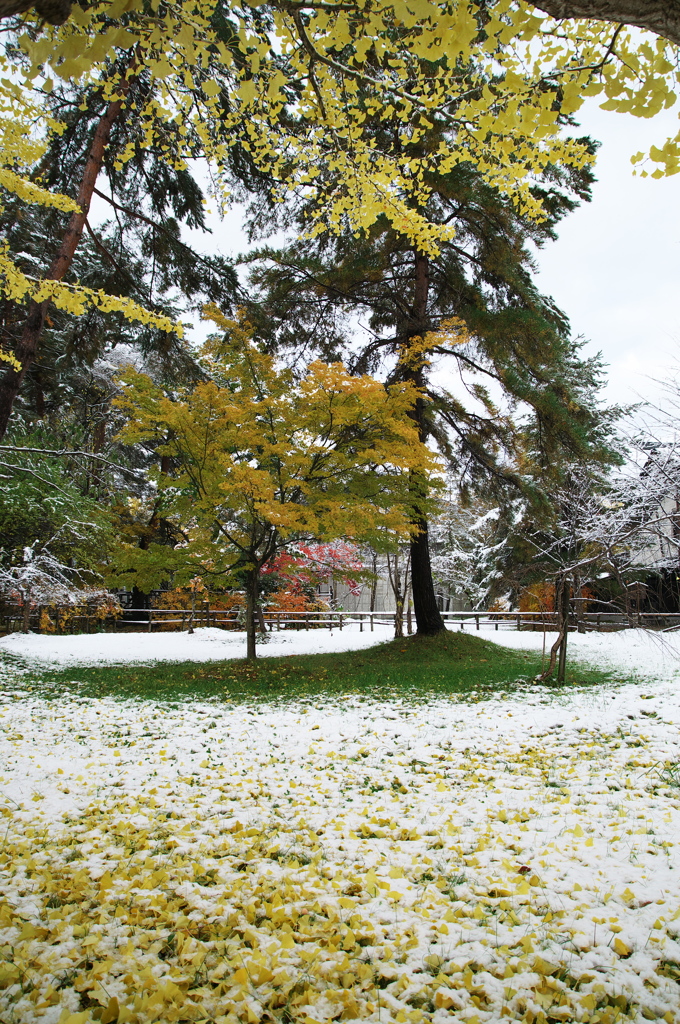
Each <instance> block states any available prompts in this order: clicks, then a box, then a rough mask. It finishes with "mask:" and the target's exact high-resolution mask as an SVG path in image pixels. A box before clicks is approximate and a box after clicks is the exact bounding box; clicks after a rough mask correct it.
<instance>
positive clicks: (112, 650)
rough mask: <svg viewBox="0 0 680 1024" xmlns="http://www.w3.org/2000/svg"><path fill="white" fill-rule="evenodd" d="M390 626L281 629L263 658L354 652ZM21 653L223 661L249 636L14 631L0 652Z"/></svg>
mask: <svg viewBox="0 0 680 1024" xmlns="http://www.w3.org/2000/svg"><path fill="white" fill-rule="evenodd" d="M393 632H394V630H393V628H392V627H390V626H382V625H376V627H375V630H374V631H373V632H371V630H370V629H369V627H368V625H366V626H365V627H364V630H363V632H360V631H359V627H358V625H353V626H349V627H346V628H344V629H332V630H328V629H310V630H295V631H293V630H281V631H280V632H278V631H274V632H273V633H269V634H268V635H267V640H266V643H262V642H260V643H258V655H259V656H260V657H263V658H266V657H270V658H271V657H274V658H276V657H280V656H281V655H284V654H328V653H332V652H333V651H354V650H359V649H360V648H362V647H370V646H372V645H373V644H377V643H382V642H383V641H384V640H390V639H391V637H392V635H393ZM2 651H6V652H7V653H8V654H16V655H19V656H20V657H22V658H27V659H29V660H30V661H37V662H42V663H44V664H52V665H103V664H125V663H140V664H149V663H151V662H155V661H223V660H224V659H227V658H245V656H246V635H245V633H238V632H236V631H235V630H234V631H233V632H232V631H231V630H229V631H227V630H224V629H217V628H216V627H214V626H211V627H210V628H209V629H206V628H205V627H203V628H201V629H197V630H195V631H194V632H193V633H192V634H190V633H89V634H85V633H82V634H79V635H76V636H49V635H42V634H39V633H11V634H10V635H9V636H6V637H3V638H2V639H0V652H2Z"/></svg>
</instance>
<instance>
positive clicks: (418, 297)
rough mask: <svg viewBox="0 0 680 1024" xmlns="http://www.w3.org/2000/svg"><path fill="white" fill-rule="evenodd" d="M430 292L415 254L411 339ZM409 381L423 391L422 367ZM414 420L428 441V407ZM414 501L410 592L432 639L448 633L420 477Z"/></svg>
mask: <svg viewBox="0 0 680 1024" xmlns="http://www.w3.org/2000/svg"><path fill="white" fill-rule="evenodd" d="M429 291H430V266H429V261H428V258H427V256H425V255H424V254H423V253H421V252H416V254H415V286H414V295H413V321H414V329H413V330H412V333H411V337H416V336H418V337H422V335H423V334H424V333H425V331H426V330H427V303H428V297H429ZM409 372H410V378H411V380H412V381H413V383H414V384H415V385H416V386H417V387H422V386H423V385H424V383H425V377H424V372H423V368H422V366H419V365H416V366H411V367H410V368H409ZM413 417H414V419H415V421H416V423H417V425H418V434H419V437H420V440H421V441H422V442H425V441H426V440H427V429H426V425H425V403H424V402H423V401H422V400H421V399H418V401H416V405H415V409H414V410H413ZM410 480H411V483H410V487H411V494H412V501H413V516H412V519H411V524H412V526H413V527H414V528H415V531H416V532H415V534H414V536H413V537H412V539H411V589H412V592H413V611H414V613H415V617H416V633H419V634H421V635H424V636H432V635H433V634H435V633H440V632H441V631H442V630H443V629H446V626H445V625H444V620H443V619H442V617H441V615H440V613H439V608H438V607H437V598H436V597H435V593H434V582H433V580H432V566H431V564H430V541H429V536H428V530H427V519H426V517H425V514H424V512H423V510H422V503H423V500H424V499H425V498H426V497H427V483H426V481H425V480H423V478H422V476H421V475H420V474H419V473H412V474H411V477H410Z"/></svg>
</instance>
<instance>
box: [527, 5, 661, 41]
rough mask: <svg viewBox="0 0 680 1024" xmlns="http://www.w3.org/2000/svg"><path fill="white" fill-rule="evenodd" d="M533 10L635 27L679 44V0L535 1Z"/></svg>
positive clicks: (552, 14)
mask: <svg viewBox="0 0 680 1024" xmlns="http://www.w3.org/2000/svg"><path fill="white" fill-rule="evenodd" d="M533 6H534V7H537V8H538V10H539V11H543V12H544V13H545V14H549V15H550V16H551V17H552V18H560V19H561V18H591V19H593V20H595V21H611V22H613V23H614V24H623V25H636V26H637V27H638V28H643V29H647V31H648V32H653V33H654V34H655V35H657V36H663V37H664V38H665V39H670V41H671V42H672V43H680V4H679V3H678V0H535V2H534V4H533Z"/></svg>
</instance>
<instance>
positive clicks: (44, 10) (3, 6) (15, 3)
mask: <svg viewBox="0 0 680 1024" xmlns="http://www.w3.org/2000/svg"><path fill="white" fill-rule="evenodd" d="M72 6H73V5H72V3H71V0H37V2H35V0H0V18H14V17H16V15H17V14H25V13H26V11H30V10H31V9H32V8H33V9H34V10H35V12H36V14H38V15H39V16H40V17H41V18H43V19H44V20H45V21H46V22H48V23H49V24H50V25H63V24H64V22H65V21H66V20H67V19H68V17H69V15H70V13H71V8H72Z"/></svg>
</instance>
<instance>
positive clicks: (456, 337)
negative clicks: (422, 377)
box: [399, 316, 472, 370]
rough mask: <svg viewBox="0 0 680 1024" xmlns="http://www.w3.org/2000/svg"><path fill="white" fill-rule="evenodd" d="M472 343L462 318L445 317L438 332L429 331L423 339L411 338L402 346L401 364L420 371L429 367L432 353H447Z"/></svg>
mask: <svg viewBox="0 0 680 1024" xmlns="http://www.w3.org/2000/svg"><path fill="white" fill-rule="evenodd" d="M470 341H472V337H471V335H470V333H469V331H468V327H467V324H466V323H465V321H464V320H463V319H461V317H458V316H451V317H445V318H443V319H442V320H441V322H440V324H439V327H438V328H437V330H435V331H427V332H426V334H425V335H424V336H423V337H420V336H416V337H413V338H409V340H408V342H406V343H405V344H403V345H402V346H401V349H400V352H399V362H400V363H401V365H402V366H405V367H408V368H409V369H411V370H418V369H420V367H422V366H428V365H429V363H430V356H431V355H432V353H434V352H439V353H442V352H447V351H450V350H451V349H452V348H457V347H458V346H459V345H467V344H468V343H469V342H470Z"/></svg>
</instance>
